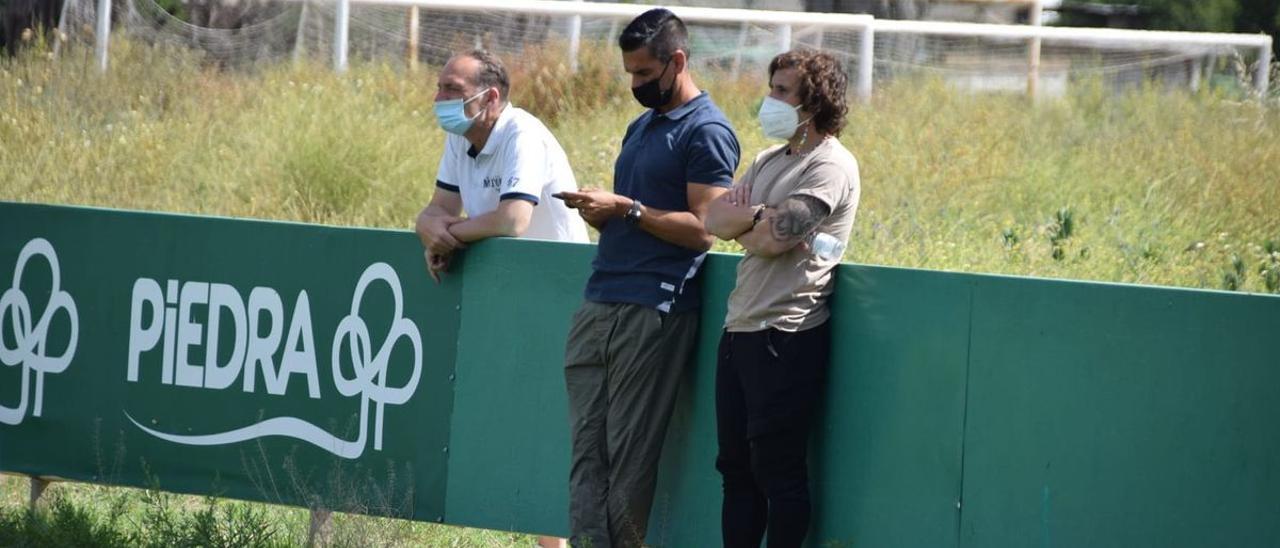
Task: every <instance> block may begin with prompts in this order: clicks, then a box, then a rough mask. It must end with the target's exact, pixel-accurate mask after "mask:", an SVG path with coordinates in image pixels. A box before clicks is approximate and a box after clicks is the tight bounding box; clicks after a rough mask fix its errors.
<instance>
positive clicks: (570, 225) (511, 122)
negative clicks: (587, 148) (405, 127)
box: [436, 105, 589, 243]
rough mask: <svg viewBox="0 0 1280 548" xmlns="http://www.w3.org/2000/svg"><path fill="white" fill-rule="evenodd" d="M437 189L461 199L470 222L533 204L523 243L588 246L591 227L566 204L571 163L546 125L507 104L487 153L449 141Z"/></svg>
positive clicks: (571, 186) (454, 138) (460, 140)
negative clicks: (516, 204)
mask: <svg viewBox="0 0 1280 548" xmlns="http://www.w3.org/2000/svg"><path fill="white" fill-rule="evenodd" d="M436 186H437V187H439V188H443V189H445V190H450V191H453V192H458V193H460V194H461V195H462V208H463V209H464V210H465V211H466V212H467V216H468V217H475V216H478V215H483V214H485V213H488V212H490V211H493V210H495V209H497V208H498V202H499V201H501V200H511V199H517V200H527V201H529V202H531V203H533V206H534V207H533V217H532V218H531V219H530V220H529V228H528V229H527V230H525V232H524V234H522V235H521V237H523V238H537V239H542V240H559V241H564V242H584V243H585V242H588V241H589V239H588V238H587V225H586V223H584V222H583V221H582V218H581V217H579V216H578V214H577V213H575V212H574V211H573V210H571V209H569V208H568V207H566V206H565V205H564V201H562V200H559V199H556V198H552V197H551V195H552V194H555V193H557V192H560V191H565V190H568V191H576V190H578V183H577V181H576V180H575V179H574V177H573V170H572V169H571V168H570V167H569V158H568V157H567V156H565V154H564V149H562V148H560V143H559V142H557V141H556V138H555V136H554V135H552V134H551V131H550V130H548V129H547V126H544V125H542V122H541V121H539V120H538V119H537V118H536V117H534V116H533V115H532V114H529V113H528V112H525V111H524V110H523V109H519V108H516V107H514V106H511V105H507V107H506V108H504V109H502V114H500V115H498V122H497V123H496V124H494V126H493V133H491V134H489V140H488V141H486V142H485V144H484V149H483V150H480V151H478V152H477V151H476V150H475V148H474V147H472V146H471V142H470V141H467V139H466V138H465V137H462V136H460V135H453V134H449V135H446V136H445V142H444V155H443V156H442V157H441V158H440V170H439V172H438V173H437V175H436Z"/></svg>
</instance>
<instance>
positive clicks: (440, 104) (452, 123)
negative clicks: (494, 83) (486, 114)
mask: <svg viewBox="0 0 1280 548" xmlns="http://www.w3.org/2000/svg"><path fill="white" fill-rule="evenodd" d="M487 91H489V90H487V89H486V90H484V91H482V92H480V93H477V94H475V96H473V97H471V98H470V99H467V100H466V101H463V100H462V99H449V100H447V101H436V105H435V111H436V122H438V123H439V124H440V129H443V130H445V131H447V132H449V133H452V134H454V135H462V134H464V133H466V132H467V130H468V129H471V124H473V123H475V121H476V118H479V117H480V113H479V112H477V113H476V115H475V116H472V117H470V118H467V112H466V110H465V108H464V107H466V105H467V103H470V102H472V101H474V100H476V99H477V98H478V97H480V96H481V95H484V94H485V92H487Z"/></svg>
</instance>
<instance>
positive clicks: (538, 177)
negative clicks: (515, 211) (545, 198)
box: [498, 133, 551, 205]
mask: <svg viewBox="0 0 1280 548" xmlns="http://www.w3.org/2000/svg"><path fill="white" fill-rule="evenodd" d="M547 153H548V151H547V144H546V143H545V142H543V141H542V140H541V139H538V138H537V136H536V135H531V134H527V133H521V134H519V135H517V136H516V138H515V141H513V142H512V143H511V146H510V147H508V148H507V151H506V153H505V155H504V158H503V166H502V194H500V195H499V196H498V200H499V201H501V200H525V201H528V202H532V203H533V205H538V200H539V199H540V197H541V196H542V189H543V187H545V186H546V185H547V183H548V182H550V181H551V170H550V168H549V167H548V166H549V164H550V162H549V161H548V158H547Z"/></svg>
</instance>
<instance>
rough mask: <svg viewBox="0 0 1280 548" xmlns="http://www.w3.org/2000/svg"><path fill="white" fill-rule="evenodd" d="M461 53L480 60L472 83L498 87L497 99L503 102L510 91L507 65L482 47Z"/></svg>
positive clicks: (482, 86)
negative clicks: (478, 68)
mask: <svg viewBox="0 0 1280 548" xmlns="http://www.w3.org/2000/svg"><path fill="white" fill-rule="evenodd" d="M462 55H463V56H466V57H470V58H472V59H475V60H476V61H479V62H480V70H477V71H476V77H475V81H473V82H472V84H475V85H476V87H481V88H498V99H499V100H501V101H502V102H504V103H505V102H506V101H507V93H508V92H510V91H511V77H509V76H507V67H506V65H503V64H502V59H499V58H498V56H497V55H494V54H493V53H492V52H490V51H488V50H483V49H473V50H471V51H468V52H466V53H463V54H462Z"/></svg>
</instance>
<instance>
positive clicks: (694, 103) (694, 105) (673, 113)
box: [654, 90, 710, 120]
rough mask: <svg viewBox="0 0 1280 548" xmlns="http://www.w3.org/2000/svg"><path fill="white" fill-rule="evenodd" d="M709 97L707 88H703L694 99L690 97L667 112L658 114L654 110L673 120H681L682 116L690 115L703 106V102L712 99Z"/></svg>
mask: <svg viewBox="0 0 1280 548" xmlns="http://www.w3.org/2000/svg"><path fill="white" fill-rule="evenodd" d="M708 97H709V96H708V95H707V92H706V90H703V91H702V92H701V93H699V94H698V96H697V97H694V98H693V99H689V100H688V101H686V102H685V103H684V104H683V105H680V106H678V107H676V108H673V109H671V110H669V111H667V113H666V114H658V113H657V111H654V114H655V115H657V116H663V117H666V118H669V119H671V120H679V119H681V118H684V117H685V116H688V115H689V113H690V112H693V111H695V110H698V108H699V107H701V106H702V104H703V103H706V102H707V101H709V100H710V99H709V98H708Z"/></svg>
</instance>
